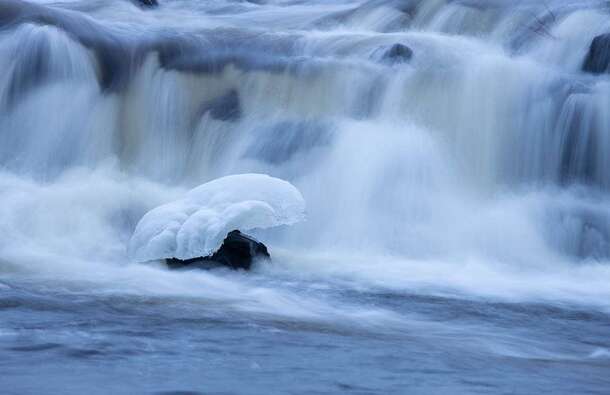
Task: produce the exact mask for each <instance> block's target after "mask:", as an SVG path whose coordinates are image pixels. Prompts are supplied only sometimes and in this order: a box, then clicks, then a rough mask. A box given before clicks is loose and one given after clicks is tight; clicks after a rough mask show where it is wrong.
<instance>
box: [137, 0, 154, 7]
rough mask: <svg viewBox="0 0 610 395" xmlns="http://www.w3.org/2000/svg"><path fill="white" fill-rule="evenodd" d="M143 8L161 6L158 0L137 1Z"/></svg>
mask: <svg viewBox="0 0 610 395" xmlns="http://www.w3.org/2000/svg"><path fill="white" fill-rule="evenodd" d="M135 1H136V3H138V4H139V5H141V6H142V7H147V8H152V7H156V6H158V5H159V3H158V2H157V0H135Z"/></svg>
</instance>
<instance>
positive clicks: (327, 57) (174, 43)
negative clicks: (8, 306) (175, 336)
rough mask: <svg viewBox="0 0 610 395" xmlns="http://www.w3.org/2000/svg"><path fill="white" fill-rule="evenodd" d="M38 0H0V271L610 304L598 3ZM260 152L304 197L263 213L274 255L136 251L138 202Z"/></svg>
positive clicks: (326, 308)
mask: <svg viewBox="0 0 610 395" xmlns="http://www.w3.org/2000/svg"><path fill="white" fill-rule="evenodd" d="M37 3H45V4H46V5H45V6H44V7H42V6H40V7H39V6H36V7H34V8H33V11H32V10H30V8H31V7H30V6H26V5H25V3H21V2H15V1H3V2H0V21H4V19H3V18H4V17H2V15H5V14H8V13H7V12H6V10H7V9H9V8H11V7H13V8H15V7H16V8H17V9H20V10H22V9H27V12H26V11H23V12H24V15H26V16H27V17H25V18H23V19H22V20H20V23H18V24H13V25H9V24H7V25H6V27H5V28H4V29H3V30H2V31H1V32H0V66H1V69H2V70H5V71H4V72H3V74H2V76H0V112H1V116H0V165H1V167H2V170H1V173H0V234H1V235H2V236H1V237H0V264H1V265H0V268H1V269H0V270H1V273H2V275H3V276H9V275H10V276H24V275H25V276H41V277H43V278H52V279H60V280H66V279H69V280H71V281H80V280H82V281H87V284H89V283H90V282H92V283H93V284H96V285H95V289H96V290H97V292H102V293H103V292H114V291H116V292H135V293H153V294H162V295H167V294H170V295H197V296H199V297H202V298H204V299H210V300H216V301H226V302H227V303H228V304H230V305H232V306H233V307H235V308H237V309H240V310H255V311H262V312H266V313H271V314H278V315H286V316H293V315H297V316H299V315H301V314H311V315H313V316H316V317H329V316H331V317H334V316H341V315H345V316H352V315H354V316H353V317H357V319H358V320H360V319H361V318H362V317H361V315H362V314H365V315H366V314H367V311H369V310H370V314H371V315H370V317H372V318H371V319H370V322H371V323H377V322H379V317H380V315H381V316H384V317H386V318H387V319H388V320H389V321H392V322H394V320H399V319H398V318H396V317H394V315H393V314H392V313H391V312H388V311H385V310H381V309H367V308H365V307H362V306H358V305H357V304H354V305H352V306H336V305H333V302H332V301H325V300H322V299H321V298H318V297H316V296H312V294H311V293H309V292H305V293H303V292H301V290H298V289H297V290H292V289H291V288H290V286H285V285H286V284H290V282H291V281H293V280H302V279H308V281H309V280H310V281H311V282H312V284H314V285H312V287H315V286H317V285H315V284H318V285H320V284H322V286H323V287H331V288H335V287H336V288H345V289H355V290H364V289H374V290H393V291H399V292H415V293H426V294H428V293H430V294H443V295H445V294H450V295H458V296H459V297H465V298H480V297H485V298H498V299H500V300H508V301H553V302H554V303H567V304H577V305H583V304H584V305H590V306H595V307H596V308H601V309H603V310H607V309H609V308H610V266H608V263H609V260H610V258H609V257H610V239H609V238H610V204H609V203H610V199H609V195H608V193H609V191H610V135H609V134H608V130H610V129H609V127H610V113H608V111H606V109H607V108H608V105H609V104H610V103H609V101H610V79H609V78H608V77H606V76H597V77H594V76H590V75H586V74H584V73H582V72H580V71H579V69H580V66H581V64H582V61H583V59H584V56H585V54H586V51H587V48H588V45H589V43H590V41H591V39H592V38H593V37H594V36H595V35H597V34H600V33H603V32H606V31H607V30H608V28H609V27H610V26H609V25H610V24H609V23H608V15H607V11H606V10H604V9H603V7H602V3H603V2H595V1H577V0H574V1H549V2H547V4H546V5H541V4H539V2H527V1H524V2H517V3H515V2H508V1H506V2H502V1H499V2H493V3H488V4H486V2H483V1H480V2H479V1H471V2H450V1H447V2H446V1H440V0H439V1H436V0H435V1H425V2H420V4H419V5H418V7H417V8H416V10H415V11H413V13H412V15H411V16H407V14H404V13H401V12H400V11H398V10H397V9H395V8H394V6H393V5H392V4H397V3H392V2H388V3H386V4H384V3H383V2H374V1H371V2H363V1H341V2H333V3H328V2H314V1H311V2H308V4H300V3H299V2H291V1H270V2H263V3H264V4H260V5H258V4H254V3H249V2H231V1H226V2H198V1H186V0H184V1H177V0H176V1H166V2H164V1H161V6H160V8H159V9H156V10H150V11H145V10H141V9H139V8H137V7H135V6H134V5H133V4H131V3H130V2H127V1H118V0H113V1H107V2H84V1H70V2H61V3H59V2H52V1H44V2H42V1H41V2H37ZM415 3H417V2H415ZM69 9H73V10H75V11H71V10H69ZM32 15H35V16H32ZM36 15H50V16H49V17H47V18H46V19H44V21H45V22H44V23H42V24H41V23H40V17H38V16H36ZM7 18H8V17H7ZM28 18H29V20H31V23H28V22H26V21H27V20H28ZM537 18H538V19H537ZM544 18H549V19H548V24H545V25H544V27H540V26H539V24H540V20H547V19H544ZM7 20H10V18H8V19H7ZM3 23H4V22H3ZM246 26H247V27H246ZM532 26H533V27H532ZM394 43H403V44H405V45H407V46H409V47H410V48H411V49H412V50H413V52H414V56H413V59H412V60H411V61H410V62H409V63H407V64H401V65H394V66H389V65H387V64H384V63H383V62H382V61H381V60H380V54H382V53H383V50H384V49H386V48H387V47H388V46H390V45H392V44H394ZM179 45H182V47H181V48H179V50H176V48H177V47H178V46H179ZM121 51H124V52H121ZM111 54H115V55H116V54H119V55H117V57H116V58H113V57H112V56H111ZM129 56H133V58H129ZM109 59H110V60H109ZM227 59H228V60H227ZM104 62H106V63H104ZM214 62H215V63H214ZM125 64H127V66H125ZM105 67H106V68H107V69H108V70H110V77H109V81H110V82H104V77H103V75H104V74H105V71H104V70H105ZM235 95H236V96H237V98H238V103H239V110H238V111H237V114H235V113H233V114H229V115H227V114H225V113H224V112H226V111H224V112H223V109H222V108H221V109H220V110H218V111H217V112H219V114H215V111H216V110H214V109H215V108H217V107H215V106H216V105H217V103H218V99H219V98H223V100H224V101H223V103H226V102H227V100H228V101H229V102H231V100H233V99H234V98H235ZM227 98H228V99H227ZM225 99H226V100H225ZM221 107H222V106H221ZM229 107H231V105H229ZM225 110H226V109H225ZM233 110H234V109H233ZM229 112H231V111H229ZM233 112H235V111H233ZM247 172H256V173H266V174H270V175H272V176H275V177H279V178H282V179H286V180H288V181H290V182H291V183H293V184H294V185H296V186H297V187H298V189H299V190H300V191H301V192H302V193H303V195H304V197H305V200H306V201H307V204H308V221H306V222H305V223H302V224H299V225H296V226H294V227H291V228H285V229H284V228H283V229H280V230H270V231H261V232H259V233H257V237H259V238H261V239H262V240H263V241H265V243H266V244H267V245H268V246H269V247H270V249H271V253H272V254H273V255H274V262H273V264H272V265H271V266H268V267H261V268H259V269H257V271H255V273H254V274H253V275H252V276H250V277H249V276H246V275H245V274H242V273H226V272H222V271H221V272H212V273H189V274H188V275H185V274H175V273H169V272H167V271H165V270H163V269H161V268H157V267H145V266H139V265H133V264H131V265H130V264H129V259H128V256H127V245H128V241H129V238H130V237H131V234H132V232H133V231H134V229H135V225H136V224H137V222H138V221H139V220H140V218H141V217H142V216H143V215H144V213H146V212H147V211H148V210H150V209H152V208H154V207H156V206H158V205H160V204H163V203H167V202H170V201H173V200H175V199H178V198H180V197H181V196H182V195H183V194H184V193H185V192H186V191H187V190H188V189H190V188H192V187H194V186H197V185H199V184H202V183H204V182H207V181H210V180H212V179H215V178H217V177H220V176H225V175H230V174H239V173H247ZM278 283H279V284H283V285H282V286H280V287H279V288H278V287H277V285H278ZM314 295H315V293H314ZM331 306H332V307H331ZM356 311H358V313H356ZM355 319H356V318H355Z"/></svg>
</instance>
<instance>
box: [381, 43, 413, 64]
mask: <svg viewBox="0 0 610 395" xmlns="http://www.w3.org/2000/svg"><path fill="white" fill-rule="evenodd" d="M412 57H413V51H412V50H411V48H409V47H407V46H406V45H403V44H394V45H392V46H391V47H390V48H389V49H388V50H387V51H386V52H385V53H384V54H383V57H382V60H383V61H384V62H386V63H389V64H397V63H405V62H408V61H409V60H411V58H412Z"/></svg>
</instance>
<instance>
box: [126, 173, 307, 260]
mask: <svg viewBox="0 0 610 395" xmlns="http://www.w3.org/2000/svg"><path fill="white" fill-rule="evenodd" d="M304 218H305V200H304V199H303V196H302V195H301V193H300V192H299V191H298V190H297V189H296V188H295V187H294V186H293V185H292V184H290V183H289V182H287V181H283V180H280V179H278V178H274V177H270V176H268V175H264V174H240V175H232V176H227V177H222V178H219V179H216V180H213V181H210V182H208V183H206V184H203V185H200V186H199V187H197V188H195V189H193V190H191V191H190V192H188V193H187V194H186V196H185V197H184V198H182V199H179V200H177V201H174V202H171V203H167V204H164V205H162V206H159V207H157V208H155V209H153V210H151V211H149V212H148V213H146V214H145V215H144V217H142V219H141V220H140V222H139V223H138V225H137V226H136V229H135V232H134V234H133V236H132V238H131V240H130V243H129V255H130V257H131V259H132V260H134V261H137V262H146V261H152V260H158V259H168V258H177V259H183V260H185V259H192V258H198V257H205V256H209V255H211V254H213V253H214V252H215V251H216V250H218V249H219V248H220V246H221V245H222V242H223V240H224V238H225V237H226V236H227V234H228V233H229V232H230V231H232V230H234V229H239V230H242V231H247V230H250V229H264V228H271V227H275V226H279V225H292V224H295V223H297V222H299V221H301V220H303V219H304Z"/></svg>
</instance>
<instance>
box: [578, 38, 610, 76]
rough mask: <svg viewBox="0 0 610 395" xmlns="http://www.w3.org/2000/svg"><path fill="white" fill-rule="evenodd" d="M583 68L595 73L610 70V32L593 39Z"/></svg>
mask: <svg viewBox="0 0 610 395" xmlns="http://www.w3.org/2000/svg"><path fill="white" fill-rule="evenodd" d="M582 70H583V71H585V72H588V73H593V74H601V73H608V72H610V33H606V34H602V35H599V36H597V37H595V38H594V39H593V41H592V42H591V45H590V46H589V52H588V53H587V57H586V59H585V62H584V64H583V66H582Z"/></svg>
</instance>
